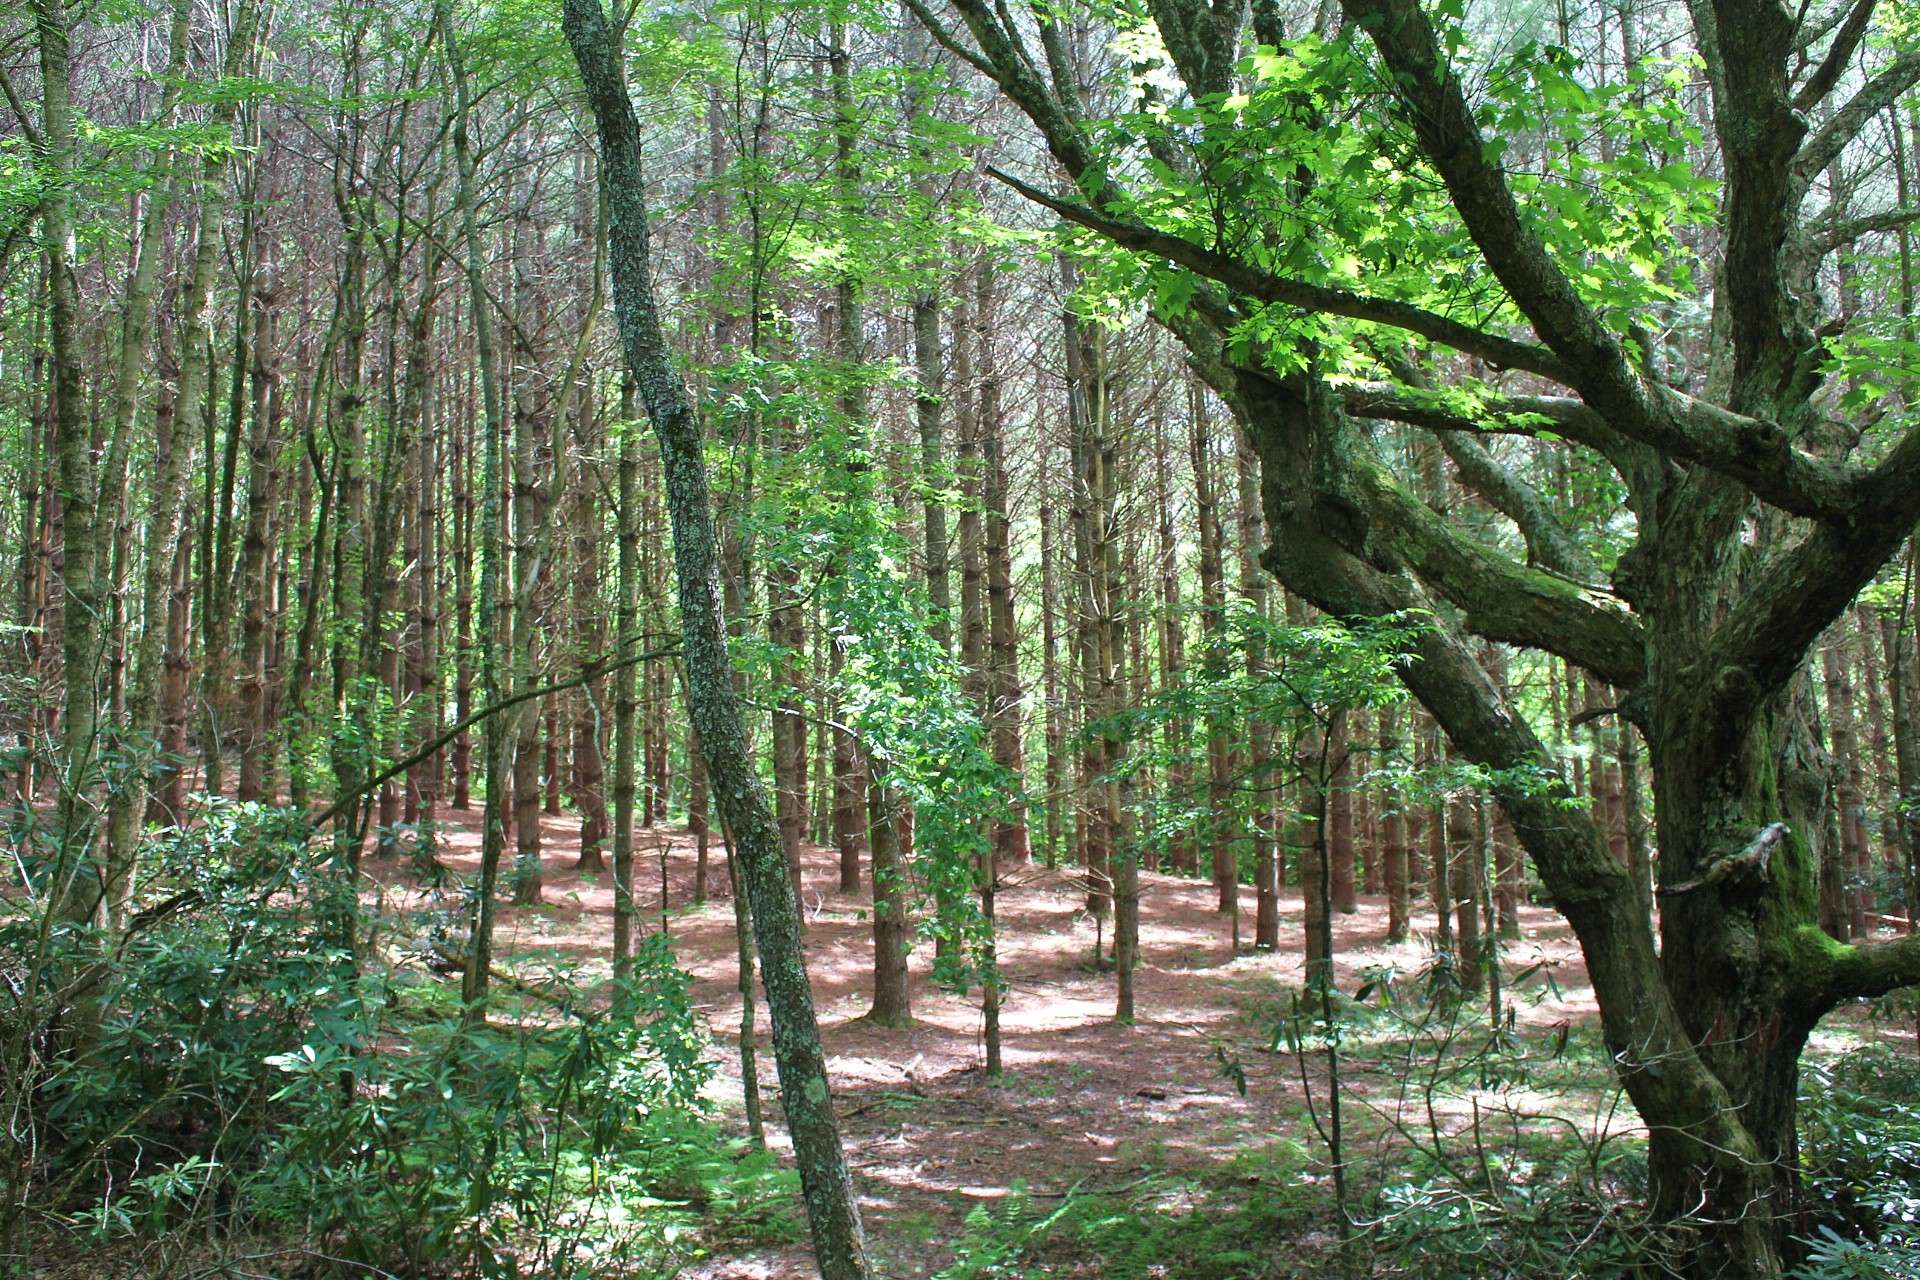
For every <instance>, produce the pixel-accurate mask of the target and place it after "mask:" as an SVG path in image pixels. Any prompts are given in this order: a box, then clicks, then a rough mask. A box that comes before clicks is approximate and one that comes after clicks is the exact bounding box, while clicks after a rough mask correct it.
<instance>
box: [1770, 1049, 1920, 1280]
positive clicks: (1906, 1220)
mask: <svg viewBox="0 0 1920 1280" xmlns="http://www.w3.org/2000/svg"><path fill="white" fill-rule="evenodd" d="M1799 1119H1800V1167H1801V1169H1802V1171H1803V1173H1804V1174H1805V1178H1806V1184H1807V1188H1808V1190H1809V1191H1810V1192H1811V1193H1812V1195H1813V1197H1814V1199H1815V1201H1816V1203H1817V1204H1818V1205H1819V1206H1820V1208H1821V1211H1822V1216H1823V1219H1824V1220H1823V1221H1822V1222H1821V1223H1820V1224H1819V1226H1818V1227H1817V1228H1816V1231H1815V1234H1814V1236H1813V1238H1812V1239H1810V1240H1809V1241H1808V1242H1807V1243H1808V1246H1809V1249H1810V1253H1809V1257H1808V1259H1807V1264H1806V1266H1805V1267H1804V1268H1803V1269H1802V1271H1801V1273H1800V1274H1802V1275H1803V1276H1806V1277H1809V1278H1812V1277H1819V1278H1820V1280H1830V1278H1831V1280H1837V1278H1838V1277H1843V1276H1844V1277H1859V1278H1860V1280H1868V1278H1873V1280H1879V1278H1880V1277H1889V1278H1890V1277H1894V1276H1906V1275H1912V1274H1914V1272H1915V1270H1916V1269H1917V1268H1920V1064H1916V1063H1915V1062H1914V1061H1913V1059H1912V1057H1911V1056H1908V1055H1900V1054H1895V1053H1894V1052H1893V1051H1892V1050H1891V1049H1890V1048H1887V1047H1884V1046H1877V1045H1876V1046H1873V1047H1869V1048H1864V1049H1858V1050H1855V1051H1853V1052H1851V1053H1848V1054H1846V1055H1844V1056H1842V1057H1840V1058H1837V1059H1834V1060H1831V1061H1826V1062H1809V1063H1807V1064H1805V1065H1804V1066H1803V1067H1802V1069H1801V1079H1800V1109H1799Z"/></svg>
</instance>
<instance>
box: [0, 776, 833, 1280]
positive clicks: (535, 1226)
mask: <svg viewBox="0 0 1920 1280" xmlns="http://www.w3.org/2000/svg"><path fill="white" fill-rule="evenodd" d="M196 819H197V820H196V822H195V823H194V824H193V825H192V826H191V827H188V828H184V829H180V830H172V831H168V832H164V833H160V834H159V835H157V836H156V837H155V838H154V841H153V843H152V845H151V847H150V848H149V850H148V851H147V853H148V857H147V860H146V863H145V866H144V874H143V880H142V885H141V899H140V905H141V912H142V914H140V915H138V916H137V917H136V921H135V927H134V928H133V929H131V930H130V931H129V933H128V934H127V941H126V942H125V944H124V945H122V946H120V947H118V948H116V949H114V950H112V951H108V952H105V953H104V954H103V952H102V949H101V948H100V946H99V940H98V938H97V937H93V936H90V935H89V934H87V933H86V932H85V931H79V930H71V929H68V928H66V927H65V926H61V927H59V928H46V927H42V926H43V925H44V924H45V921H43V920H41V919H40V918H38V917H36V915H35V914H34V909H33V908H34V906H35V902H44V901H45V899H44V898H41V899H37V900H34V901H24V902H21V901H15V902H7V903H4V904H0V913H4V914H0V969H4V970H5V972H6V973H7V974H8V975H9V976H10V977H13V978H16V979H18V978H21V977H23V976H24V975H28V974H30V973H39V974H53V975H57V976H56V977H54V978H51V979H48V980H46V981H41V982H39V983H38V984H37V989H39V990H41V991H45V992H48V993H51V994H49V995H48V996H47V997H46V998H44V999H39V1000H36V1001H35V1002H33V1003H32V1004H31V1006H29V1005H28V1003H27V1002H24V1001H20V1000H16V1002H15V1003H14V1004H13V1005H12V1006H11V1007H10V1008H8V1009H6V1010H4V1011H0V1019H6V1021H5V1022H0V1036H3V1037H4V1043H5V1045H6V1046H8V1047H9V1049H10V1051H11V1052H12V1053H13V1054H14V1055H15V1060H17V1061H23V1062H25V1063H27V1064H28V1067H29V1069H28V1070H27V1071H25V1072H20V1073H16V1074H15V1075H14V1076H13V1077H10V1081H9V1084H8V1088H9V1090H10V1091H11V1092H10V1093H9V1099H10V1100H11V1101H13V1102H16V1103H18V1104H19V1105H18V1108H17V1109H16V1114H19V1115H22V1116H24V1117H25V1118H26V1122H25V1123H24V1124H22V1125H16V1126H15V1128H14V1129H13V1130H11V1131H10V1141H11V1142H12V1144H13V1145H12V1150H10V1151H8V1152H6V1153H5V1154H6V1155H7V1156H8V1157H9V1158H8V1164H7V1168H8V1170H9V1175H8V1176H9V1185H8V1187H7V1191H8V1193H9V1202H10V1203H11V1204H12V1205H14V1206H17V1207H18V1208H19V1209H21V1210H23V1211H24V1212H23V1213H22V1214H20V1215H17V1216H18V1217H30V1218H31V1219H32V1221H33V1224H34V1225H33V1226H31V1227H29V1228H27V1230H29V1231H31V1232H36V1233H37V1234H38V1235H39V1236H40V1237H43V1238H47V1239H51V1238H52V1237H53V1236H55V1235H64V1236H65V1237H66V1238H67V1239H69V1240H75V1241H78V1240H90V1241H91V1242H92V1243H94V1244H96V1245H100V1244H110V1243H114V1242H122V1243H127V1244H138V1243H139V1242H143V1241H144V1242H155V1241H160V1242H177V1241H181V1240H185V1239H188V1238H192V1239H195V1240H200V1241H213V1242H215V1243H214V1244H213V1245H212V1246H211V1247H214V1248H215V1249H216V1250H217V1249H218V1247H219V1245H218V1242H219V1241H221V1240H229V1239H236V1238H238V1237H240V1236H242V1235H245V1236H248V1237H251V1238H253V1239H255V1240H258V1239H262V1238H263V1239H265V1240H267V1241H269V1242H271V1244H272V1245H273V1246H275V1247H285V1248H291V1249H297V1250H301V1251H304V1252H306V1253H307V1254H308V1256H309V1258H310V1259H321V1258H324V1259H327V1260H329V1261H327V1262H326V1263H325V1264H324V1265H326V1266H332V1267H335V1268H337V1269H338V1270H339V1272H340V1274H343V1275H344V1274H352V1275H363V1274H367V1273H368V1271H369V1270H375V1271H378V1272H382V1273H393V1274H406V1275H414V1276H472V1277H485V1278H488V1280H491V1278H493V1277H521V1276H527V1277H532V1276H539V1277H551V1278H554V1280H561V1278H565V1277H574V1276H582V1277H584V1276H587V1275H604V1274H609V1273H618V1274H635V1273H649V1274H662V1273H670V1272H671V1271H673V1270H676V1269H677V1268H678V1267H679V1266H680V1265H681V1264H682V1263H684V1262H685V1261H686V1260H687V1259H689V1258H692V1257H694V1256H697V1255H698V1253H699V1252H700V1251H701V1249H702V1248H703V1247H704V1243H703V1242H705V1241H709V1240H711V1239H714V1238H726V1239H729V1240H730V1241H750V1242H759V1241H763V1240H768V1239H789V1238H791V1237H792V1236H793V1235H794V1233H795V1232H796V1231H797V1229H798V1227H797V1221H798V1219H797V1216H796V1214H795V1211H794V1208H795V1200H796V1196H795V1194H794V1185H793V1179H792V1177H791V1175H790V1174H786V1173H783V1172H781V1171H780V1170H779V1169H778V1168H777V1166H776V1165H775V1164H774V1162H773V1161H772V1160H771V1159H770V1158H769V1157H767V1156H766V1155H765V1154H764V1153H761V1152H757V1151H749V1150H747V1149H745V1148H744V1145H743V1144H729V1143H728V1142H727V1141H726V1140H725V1139H724V1138H723V1137H722V1136H721V1135H720V1133H719V1131H718V1128H717V1126H716V1125H715V1124H714V1123H713V1121H712V1118H711V1116H710V1115H709V1113H708V1110H707V1107H706V1104H705V1103H704V1102H703V1101H702V1097H701V1092H702V1089H703V1087H704V1086H705V1085H706V1084H707V1083H708V1081H709V1079H710V1078H711V1071H712V1067H711V1064H710V1062H709V1061H708V1058H707V1045H706V1042H705V1039H704V1036H703V1034H702V1032H701V1029H700V1025H699V1021H698V1018H697V1016H696V1015H695V1013H694V1011H693V1009H692V1006H691V1003H690V1000H689V997H688V990H687V977H686V975H685V973H684V972H682V971H681V970H680V968H679V967H678V965H677V964H676V963H675V962H674V958H673V954H672V952H671V950H670V948H669V946H668V943H667V941H666V939H665V938H664V937H661V936H658V935H655V936H651V937H648V938H646V939H644V940H643V941H642V943H641V944H640V946H639V948H638V950H637V954H636V956H635V959H634V965H633V971H632V976H631V978H630V979H628V980H627V981H625V982H623V983H622V984H621V985H620V986H619V987H618V989H616V990H613V991H612V992H610V993H607V994H608V995H609V997H610V998H609V999H608V1000H607V1001H606V1002H605V1007H596V1006H595V1005H594V1002H593V998H594V997H596V996H597V995H598V994H600V993H599V992H598V990H597V987H596V988H586V987H583V986H581V985H579V984H576V983H575V982H574V981H573V980H572V977H571V975H565V974H559V975H549V979H548V980H546V981H536V980H525V979H517V980H506V981H503V983H502V985H501V991H500V995H499V996H498V997H497V998H496V1000H495V1002H494V1009H495V1020H494V1021H493V1022H491V1023H490V1024H486V1025H477V1026H468V1025H464V1024H463V1022H462V1020H461V1018H460V1016H459V1015H460V1012H461V1010H460V1006H459V1002H458V999H457V979H451V980H450V979H446V978H439V977H435V976H432V975H430V974H426V973H422V972H419V971H418V970H414V969H409V968H406V967H401V966H397V965H390V964H387V963H385V962H384V960H383V958H382V957H381V956H380V955H379V954H377V953H374V949H373V947H372V946H371V945H370V944H369V943H368V941H367V939H368V938H370V937H380V936H394V935H396V934H402V933H404V930H400V929H397V928H395V927H394V926H396V925H398V924H399V923H400V922H398V921H392V920H385V919H375V918H374V917H373V914H372V912H371V910H370V909H369V908H367V907H365V906H363V905H362V904H360V903H357V902H356V901H355V900H354V899H353V898H352V896H351V895H350V894H349V893H348V892H347V890H346V887H345V880H344V877H342V876H341V875H340V874H339V872H338V871H337V869H336V868H335V867H334V866H333V865H331V864H330V863H329V861H328V859H327V857H326V852H327V851H326V850H325V848H324V847H322V846H319V845H318V844H317V843H312V844H310V842H309V840H308V833H307V831H306V829H305V827H304V825H303V824H302V822H301V821H300V819H299V817H298V815H294V814H288V813H286V812H283V811H276V810H271V809H265V808H262V807H260V806H257V805H235V804H230V803H225V802H214V803H211V804H205V805H203V806H202V809H201V812H199V813H198V814H197V815H196ZM356 948H357V949H358V950H359V951H360V952H361V953H362V954H360V955H359V956H358V957H357V958H356V956H355V955H354V951H355V950H356ZM73 974H83V975H85V974H91V975H93V978H92V980H91V981H90V984H89V987H88V993H89V994H88V997H87V1004H88V1006H89V1008H90V1009H91V1010H93V1011H94V1013H93V1016H92V1017H91V1019H90V1021H88V1022H87V1023H86V1024H85V1025H86V1026H87V1027H88V1028H89V1029H88V1030H87V1031H86V1033H84V1034H82V1033H80V1032H78V1031H76V1029H75V1028H76V1026H78V1025H80V1024H79V1021H78V1018H77V1016H76V1007H75V1006H76V1004H77V1003H78V1002H76V1001H72V1000H65V1001H64V1003H63V997H62V996H61V994H60V993H61V992H62V991H68V990H70V989H71V987H72V978H71V975H73ZM11 985H12V987H13V989H14V990H16V991H22V990H27V989H29V988H33V987H35V985H36V984H34V983H30V982H23V981H15V982H13V983H11ZM516 992H517V993H518V994H519V995H520V996H522V997H523V999H521V1000H520V1001H519V1004H518V1007H517V1009H516V1007H515V1001H514V999H513V998H512V997H513V994H514V993H516ZM76 1231H77V1232H79V1233H80V1234H79V1235H77V1236H76V1235H75V1234H74V1233H75V1232H76ZM307 1265H308V1269H309V1271H311V1267H312V1266H313V1265H321V1264H320V1263H317V1262H310V1263H309V1264H307Z"/></svg>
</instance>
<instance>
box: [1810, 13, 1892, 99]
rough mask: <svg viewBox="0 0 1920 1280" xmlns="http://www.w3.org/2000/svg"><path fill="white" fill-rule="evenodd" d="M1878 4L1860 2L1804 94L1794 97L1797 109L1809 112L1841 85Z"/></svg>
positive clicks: (1835, 39)
mask: <svg viewBox="0 0 1920 1280" xmlns="http://www.w3.org/2000/svg"><path fill="white" fill-rule="evenodd" d="M1875 3H1876V0H1857V2H1856V3H1855V4H1854V6H1853V10H1852V12H1850V13H1848V14H1847V21H1846V24H1845V25H1844V26H1842V27H1841V28H1840V32H1839V34H1838V35H1836V36H1834V38H1833V44H1832V45H1831V46H1829V47H1828V49H1827V56H1826V57H1825V58H1823V59H1821V62H1820V65H1819V67H1817V68H1816V69H1815V70H1814V73H1813V74H1812V75H1810V76H1808V77H1807V82H1806V83H1805V84H1803V85H1801V86H1800V92H1798V93H1796V94H1794V95H1793V109H1794V110H1795V111H1805V110H1807V109H1809V108H1810V107H1812V106H1813V105H1814V104H1815V103H1817V102H1819V101H1820V100H1821V99H1822V98H1824V97H1826V96H1827V95H1828V94H1830V93H1832V92H1833V86H1834V85H1836V84H1838V83H1839V82H1840V75H1841V73H1842V72H1844V71H1845V70H1846V69H1847V63H1849V62H1851V61H1852V60H1853V55H1854V54H1855V53H1857V52H1858V51H1859V49H1860V41H1861V40H1862V39H1863V38H1865V36H1866V34H1867V23H1868V20H1869V19H1871V18H1872V17H1873V7H1874V4H1875Z"/></svg>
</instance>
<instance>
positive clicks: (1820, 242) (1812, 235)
mask: <svg viewBox="0 0 1920 1280" xmlns="http://www.w3.org/2000/svg"><path fill="white" fill-rule="evenodd" d="M1916 222H1920V205H1901V206H1900V207H1899V208H1897V209H1886V210H1882V211H1881V212H1879V213H1863V214H1860V215H1859V216H1857V217H1852V218H1833V219H1823V220H1822V221H1821V222H1819V223H1816V224H1815V225H1814V226H1813V227H1812V229H1811V230H1810V231H1809V233H1808V236H1807V240H1808V243H1809V244H1811V245H1812V246H1813V248H1814V249H1815V250H1816V251H1817V252H1819V253H1821V254H1828V253H1832V252H1833V251H1834V250H1835V249H1839V248H1844V247H1845V246H1847V245H1850V244H1852V243H1853V242H1854V241H1855V240H1858V239H1859V238H1860V237H1861V236H1867V235H1872V234H1873V233H1874V232H1876V231H1898V230H1900V228H1902V227H1908V226H1912V225H1913V224H1914V223H1916Z"/></svg>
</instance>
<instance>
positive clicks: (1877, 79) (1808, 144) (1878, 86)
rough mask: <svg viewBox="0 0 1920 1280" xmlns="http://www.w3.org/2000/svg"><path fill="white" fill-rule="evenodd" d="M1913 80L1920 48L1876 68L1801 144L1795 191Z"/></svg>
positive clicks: (1918, 74) (1919, 76) (1919, 68)
mask: <svg viewBox="0 0 1920 1280" xmlns="http://www.w3.org/2000/svg"><path fill="white" fill-rule="evenodd" d="M1915 84H1920V50H1914V51H1909V52H1907V53H1903V54H1901V55H1900V56H1899V57H1897V58H1895V59H1894V60H1893V61H1892V62H1889V63H1888V64H1887V65H1886V66H1884V67H1882V68H1881V69H1880V70H1879V71H1878V72H1876V73H1875V74H1874V75H1873V76H1872V77H1871V78H1870V79H1869V80H1868V81H1867V83H1866V84H1865V85H1863V86H1861V89H1860V92H1858V93H1856V94H1854V95H1853V97H1851V98H1849V99H1847V103H1846V105H1845V106H1843V107H1841V108H1840V109H1839V110H1838V111H1836V112H1834V113H1833V118H1832V119H1831V120H1828V121H1827V122H1826V123H1825V124H1823V125H1821V126H1820V127H1819V128H1818V129H1816V130H1815V131H1814V132H1813V135H1812V136H1811V137H1809V138H1808V139H1807V140H1806V141H1805V142H1804V143H1802V144H1801V146H1800V153H1799V154H1798V155H1796V156H1795V157H1794V159H1793V178H1794V184H1795V185H1794V191H1795V192H1796V193H1798V194H1800V195H1804V194H1805V193H1806V191H1807V189H1808V188H1809V187H1811V186H1812V185H1813V180H1814V179H1815V178H1816V177H1818V176H1819V175H1820V174H1821V173H1822V172H1824V171H1825V169H1826V167H1827V166H1828V165H1830V164H1832V163H1833V162H1834V160H1835V159H1837V158H1838V157H1839V155H1840V153H1841V152H1842V151H1843V150H1845V149H1846V146H1847V144H1848V143H1849V142H1852V141H1853V140H1854V139H1855V138H1857V137H1859V136H1860V131H1861V130H1862V129H1864V128H1866V127H1867V122H1868V121H1869V120H1872V119H1873V117H1874V116H1876V115H1878V114H1879V113H1880V112H1882V111H1885V110H1886V109H1887V108H1888V107H1890V106H1892V105H1893V104H1894V102H1896V101H1897V100H1898V99H1899V97H1900V95H1901V94H1903V93H1905V92H1906V91H1907V90H1909V89H1911V88H1913V86H1914V85H1915ZM1796 203H1797V201H1796Z"/></svg>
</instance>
